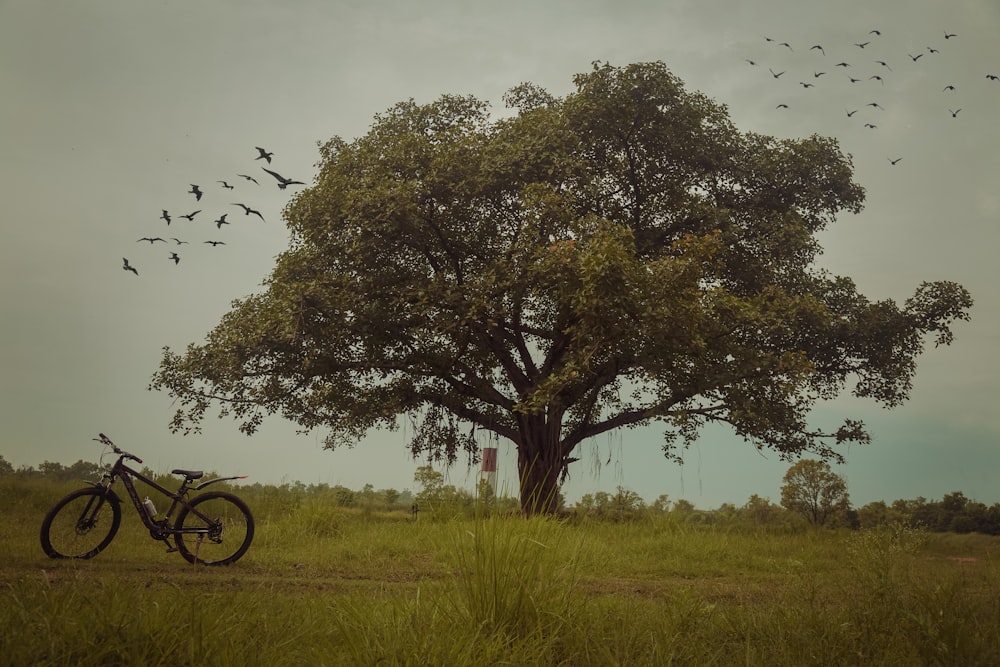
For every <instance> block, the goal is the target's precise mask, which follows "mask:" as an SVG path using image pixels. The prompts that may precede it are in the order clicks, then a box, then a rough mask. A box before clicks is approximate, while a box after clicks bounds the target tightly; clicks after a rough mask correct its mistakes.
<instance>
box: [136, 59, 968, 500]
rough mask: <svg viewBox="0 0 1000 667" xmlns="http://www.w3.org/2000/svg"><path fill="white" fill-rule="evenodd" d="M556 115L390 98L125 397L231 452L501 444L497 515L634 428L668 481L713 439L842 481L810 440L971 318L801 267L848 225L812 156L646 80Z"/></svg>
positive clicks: (832, 444)
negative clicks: (252, 274)
mask: <svg viewBox="0 0 1000 667" xmlns="http://www.w3.org/2000/svg"><path fill="white" fill-rule="evenodd" d="M574 82H575V90H574V91H573V92H571V93H570V94H567V95H566V96H565V97H562V98H557V97H555V96H553V95H551V94H549V93H548V92H546V91H544V90H542V89H540V88H538V87H537V86H534V85H531V84H521V85H519V86H517V87H515V88H513V89H512V90H511V91H510V92H509V93H508V94H507V96H506V97H505V101H506V103H507V106H508V108H509V109H510V110H511V111H510V113H509V114H507V115H506V116H504V117H495V116H494V115H492V114H491V110H490V107H489V105H488V104H486V103H485V102H482V101H480V100H477V99H474V98H472V97H460V96H451V95H446V96H443V97H441V98H440V99H438V100H436V101H433V102H431V103H429V104H417V103H416V102H414V101H412V100H410V101H406V102H401V103H399V104H397V105H395V106H393V107H392V108H390V109H389V110H388V111H386V112H385V113H382V114H380V115H377V116H376V118H375V121H374V123H373V125H372V127H371V129H370V131H369V132H368V133H367V134H365V135H364V136H362V137H360V138H357V139H355V140H353V141H350V142H349V141H345V140H343V139H340V138H334V139H332V140H330V141H329V142H327V143H326V144H325V145H323V146H322V148H321V151H320V155H321V159H320V163H319V165H318V174H317V176H316V178H315V182H314V184H313V185H312V186H310V187H308V188H305V189H304V190H302V191H301V192H300V193H298V194H297V195H295V196H294V198H293V199H292V200H291V201H290V202H289V204H288V206H287V208H286V210H285V219H286V221H287V224H288V227H289V229H290V232H291V242H290V246H289V248H288V249H287V250H286V251H285V252H283V253H282V254H281V255H280V256H279V257H278V258H277V261H276V265H275V267H274V269H273V271H272V272H271V274H270V276H269V278H268V279H267V280H266V281H265V284H264V288H265V289H264V290H263V291H262V292H261V293H258V294H254V295H251V296H249V297H247V298H245V299H242V300H240V301H237V302H235V303H234V304H233V308H232V310H231V311H230V312H229V313H227V314H226V315H225V316H224V317H223V318H222V320H221V322H220V323H219V324H218V325H217V326H216V327H215V328H214V329H213V330H212V331H211V332H209V334H208V336H207V339H206V340H205V342H203V343H201V344H191V345H189V346H188V348H187V349H186V351H184V352H183V353H182V354H179V353H176V352H174V351H172V350H170V349H168V348H167V349H164V354H163V359H162V361H161V365H160V368H159V370H158V372H157V373H156V374H155V375H154V377H153V381H152V383H151V387H152V388H156V389H165V390H167V391H169V392H170V394H172V395H173V396H174V397H176V398H177V399H179V401H180V406H181V408H180V409H179V410H178V412H177V414H176V416H175V418H174V420H173V422H172V428H174V429H176V430H185V429H191V428H197V425H198V423H199V421H200V420H201V419H202V418H203V417H204V415H205V413H206V410H207V409H208V408H209V407H210V406H212V405H217V406H219V407H220V408H221V412H222V414H223V415H226V414H231V415H233V416H234V417H236V418H237V419H239V420H240V421H241V428H242V430H243V431H245V432H248V433H249V432H253V431H254V429H255V428H256V427H257V426H258V425H259V424H260V422H261V419H262V418H263V417H264V416H265V415H267V414H271V413H278V414H282V415H283V416H285V417H286V418H288V419H290V420H292V421H294V422H296V423H298V424H300V425H301V426H302V427H303V428H305V429H307V430H308V429H314V428H322V429H326V430H327V431H328V432H329V436H328V438H327V441H326V442H327V445H328V446H329V447H337V446H343V445H347V446H350V445H352V444H354V443H356V442H357V441H358V439H360V437H361V436H363V435H364V434H365V433H366V432H368V431H369V430H370V429H373V428H396V427H398V426H399V424H400V422H401V420H403V419H408V420H409V421H410V423H411V424H412V428H410V429H409V433H410V434H411V437H410V441H409V447H410V449H411V450H412V453H413V455H414V456H415V457H417V456H427V455H429V456H431V457H443V458H445V459H448V460H454V458H455V457H456V455H457V454H458V453H459V452H461V451H463V450H464V451H468V452H469V453H470V454H471V455H473V456H475V455H476V449H477V437H476V431H477V430H479V431H486V432H490V433H492V434H495V435H496V436H499V437H503V438H506V439H509V440H510V441H512V442H514V443H515V444H516V447H517V451H518V466H519V473H520V477H521V501H522V506H523V507H524V509H525V510H526V511H528V512H548V511H552V509H553V508H554V502H555V498H556V497H557V491H558V485H559V483H560V479H561V477H560V476H561V475H563V474H565V472H566V470H567V466H569V465H570V463H571V462H572V461H573V460H575V459H576V458H577V457H574V456H573V454H574V452H575V451H576V449H577V447H578V446H579V445H580V443H582V442H583V441H585V440H587V439H588V438H593V437H594V436H597V435H600V434H603V433H606V432H608V431H611V430H614V429H618V428H622V427H636V426H640V425H645V424H650V423H654V422H655V423H659V424H660V425H662V427H663V430H664V434H665V439H664V442H663V451H664V453H665V455H666V456H667V457H672V458H679V457H680V456H681V455H682V454H683V449H684V448H685V447H686V445H687V444H689V443H690V442H692V441H693V440H694V439H695V438H696V437H697V434H698V432H699V430H700V428H701V427H702V426H703V425H705V424H707V423H710V422H721V423H725V424H728V425H730V426H731V427H732V428H733V429H734V430H735V432H736V433H737V434H738V435H740V436H742V437H743V438H744V439H746V440H747V441H749V442H751V443H752V444H753V445H754V446H756V447H759V448H770V449H773V450H776V451H778V452H780V453H781V454H782V456H786V457H788V458H794V457H796V456H798V455H800V454H802V453H806V452H808V453H812V454H814V455H817V456H819V457H821V458H824V459H840V458H841V455H840V453H839V451H838V448H837V447H836V445H837V443H842V442H844V441H861V442H864V441H867V440H868V439H869V436H868V434H867V433H866V432H865V430H864V427H863V424H862V423H861V422H860V421H857V420H852V419H846V420H845V421H844V423H843V425H842V426H841V427H840V428H839V429H835V430H832V431H820V430H817V429H814V428H810V426H809V424H808V423H807V417H808V415H809V412H810V410H811V409H812V408H813V407H814V405H815V404H816V403H817V401H820V400H823V399H829V398H832V397H834V396H836V395H838V394H840V393H841V392H843V391H845V390H850V391H853V393H854V394H855V395H857V396H861V397H868V398H871V399H873V400H875V401H877V402H878V403H880V404H882V405H884V406H888V407H892V406H896V405H898V404H899V403H901V402H902V401H904V400H905V399H906V398H907V397H908V394H909V391H910V388H911V381H912V377H913V375H914V372H915V358H916V356H917V355H918V354H919V353H920V352H921V350H922V347H923V344H924V342H925V341H926V339H927V338H928V334H929V335H930V336H931V337H932V338H933V340H934V342H935V343H936V344H941V343H944V344H947V343H950V342H951V341H952V331H951V325H952V324H953V323H954V321H955V320H964V319H967V318H968V310H969V309H970V307H971V304H972V301H971V298H970V296H969V294H968V293H967V292H966V290H965V289H964V288H962V287H961V286H960V285H957V284H955V283H951V282H933V283H924V284H922V285H920V286H919V287H917V289H916V292H915V294H914V295H913V296H912V297H911V298H909V299H907V300H906V301H905V302H904V303H903V304H902V305H898V304H897V303H895V302H894V301H892V300H879V301H871V300H869V299H867V298H866V297H865V296H863V295H862V294H860V293H858V290H857V289H856V287H855V284H854V283H853V282H852V281H851V280H850V279H849V278H846V277H840V276H834V275H830V274H828V273H827V272H825V271H823V270H820V269H819V268H817V267H816V266H815V260H816V258H817V256H818V255H819V253H820V251H821V248H820V246H819V244H818V242H817V239H816V235H817V233H818V232H820V231H821V230H822V229H824V228H825V227H826V226H827V225H829V224H831V223H833V222H834V221H835V219H836V217H837V215H838V214H839V213H841V212H850V213H856V212H858V211H860V210H861V207H862V202H863V198H864V191H863V189H862V188H861V187H860V186H859V185H858V184H856V183H854V182H853V181H852V166H851V161H850V159H849V157H848V156H845V155H844V154H843V153H842V152H841V150H840V148H839V146H838V144H837V142H836V141H835V140H834V139H830V138H825V137H820V136H812V137H808V138H805V139H796V140H790V139H776V138H774V137H769V136H763V135H760V134H755V133H749V132H740V131H738V130H737V129H736V128H735V127H734V126H733V125H732V123H731V122H730V119H729V117H728V114H727V111H726V109H725V107H724V106H722V105H720V104H718V103H715V102H713V101H712V100H710V99H708V98H707V97H706V96H704V95H702V94H699V93H695V92H689V91H687V90H685V88H684V86H683V84H682V82H681V81H680V80H679V79H678V78H677V77H676V76H674V75H673V74H672V73H671V72H670V71H669V70H668V69H667V68H666V67H665V65H664V64H662V63H658V62H656V63H640V64H632V65H628V66H625V67H615V66H611V65H609V64H605V63H595V64H594V66H593V68H592V70H591V71H589V72H586V73H583V74H579V75H577V76H576V77H575V79H574Z"/></svg>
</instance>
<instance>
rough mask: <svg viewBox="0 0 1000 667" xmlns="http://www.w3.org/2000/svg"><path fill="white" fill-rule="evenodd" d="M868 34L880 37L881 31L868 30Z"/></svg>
mask: <svg viewBox="0 0 1000 667" xmlns="http://www.w3.org/2000/svg"><path fill="white" fill-rule="evenodd" d="M868 34H869V35H881V34H882V31H881V30H869V31H868Z"/></svg>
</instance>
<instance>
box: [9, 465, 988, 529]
mask: <svg viewBox="0 0 1000 667" xmlns="http://www.w3.org/2000/svg"><path fill="white" fill-rule="evenodd" d="M142 472H143V474H144V475H146V476H147V477H150V478H152V479H154V480H156V481H157V482H159V483H160V484H162V485H164V486H166V487H168V488H172V487H173V486H175V485H176V483H177V479H176V477H174V476H172V475H158V474H156V473H155V472H154V471H153V470H151V469H149V468H143V469H142ZM99 474H100V466H98V464H96V463H93V462H88V461H83V460H79V461H77V462H76V463H73V464H71V465H68V466H66V465H63V464H61V463H56V462H52V461H45V462H43V463H41V464H40V465H38V467H33V466H20V467H17V468H15V467H14V466H13V465H11V463H10V462H9V461H7V460H6V459H5V458H4V457H3V456H2V455H0V478H18V479H42V480H47V481H54V482H70V481H74V480H91V481H93V480H96V479H97V477H98V476H99ZM211 475H212V473H210V476H211ZM413 481H414V482H415V483H416V485H417V486H418V487H419V488H418V491H417V492H416V493H414V492H413V491H411V490H409V489H404V490H402V491H400V490H397V489H392V488H387V489H376V488H375V487H374V486H373V485H372V484H365V485H364V486H363V487H362V488H361V489H360V490H355V489H350V488H348V487H346V486H343V485H340V484H336V485H329V484H325V483H319V484H304V483H302V482H292V483H284V484H278V485H276V484H261V483H259V482H258V483H255V484H241V485H240V488H241V489H242V490H243V491H244V492H245V493H247V494H249V495H254V494H261V495H276V496H277V495H280V496H285V497H288V498H292V499H295V498H309V497H315V498H317V499H319V500H322V501H326V500H329V501H330V502H332V503H333V504H334V505H336V506H338V507H344V508H354V509H361V510H379V511H406V512H411V513H413V514H414V516H417V515H423V516H427V517H431V518H438V519H440V518H449V517H452V516H459V515H472V514H474V513H477V512H489V513H510V514H516V513H517V510H518V507H519V501H518V499H517V498H516V497H512V496H509V495H506V494H503V493H501V494H497V493H496V492H495V490H494V489H492V488H491V487H490V485H489V484H487V483H485V482H481V483H480V484H479V485H478V487H477V488H476V490H475V492H470V491H469V490H467V489H462V488H458V487H456V486H454V485H451V484H447V483H446V481H445V478H444V475H443V474H442V473H440V472H438V471H436V470H434V468H433V467H431V466H421V467H419V468H417V470H416V472H415V474H414V477H413ZM781 496H782V498H781V504H775V503H773V502H771V500H770V499H769V498H765V497H761V496H759V495H757V494H753V495H751V496H750V498H749V499H748V500H747V502H746V503H744V504H743V505H740V506H737V505H734V504H732V503H724V504H722V505H721V506H719V507H718V508H717V509H714V510H702V509H698V508H696V507H695V506H694V505H693V504H692V503H691V502H690V501H688V500H684V499H677V500H672V499H670V498H669V497H668V496H667V495H666V494H663V495H660V496H659V497H658V498H656V499H655V500H654V501H653V502H651V503H647V502H646V501H644V500H643V498H642V497H641V496H640V495H639V494H638V493H636V492H635V491H632V490H630V489H627V488H625V487H622V486H619V487H618V488H617V489H616V490H615V492H614V493H608V492H606V491H597V492H595V493H587V494H584V495H583V496H582V497H581V499H580V500H579V502H577V503H576V504H574V505H571V506H568V505H567V504H566V502H565V499H564V498H563V497H562V496H561V495H560V496H559V498H558V499H557V505H558V507H559V509H560V512H559V513H560V515H561V516H563V517H565V518H569V519H575V520H579V519H589V520H600V521H637V520H642V519H647V518H649V517H651V516H661V515H667V514H669V515H670V516H672V517H675V518H677V519H679V520H683V521H685V522H688V523H700V524H716V523H722V524H734V523H745V524H754V525H768V526H776V527H787V528H794V527H796V526H800V527H801V526H804V525H807V524H811V525H816V526H826V527H832V528H852V529H859V528H873V527H877V526H880V525H885V524H903V525H907V526H911V527H918V528H924V529H927V530H931V531H935V532H954V533H983V534H986V535H1000V503H994V504H993V505H989V506H988V505H986V504H985V503H981V502H977V501H974V500H971V499H969V498H967V497H966V496H965V494H963V493H962V492H961V491H954V492H952V493H948V494H946V495H945V496H944V497H943V498H942V499H941V500H938V501H934V500H927V499H926V498H924V497H918V498H916V499H913V500H895V501H893V502H892V503H891V504H889V503H886V502H885V501H882V500H879V501H875V502H871V503H868V504H867V505H864V506H862V507H860V508H854V507H852V506H851V504H850V501H849V499H848V495H847V485H846V483H845V482H844V480H843V478H841V477H840V476H839V475H836V474H835V473H833V472H832V471H831V470H830V467H829V465H828V464H827V463H825V462H822V461H812V460H809V459H803V460H801V461H799V462H797V463H796V464H794V465H792V466H791V467H790V468H789V469H788V472H787V473H786V474H785V477H784V484H783V486H782V489H781Z"/></svg>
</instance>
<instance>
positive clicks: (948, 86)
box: [941, 84, 955, 93]
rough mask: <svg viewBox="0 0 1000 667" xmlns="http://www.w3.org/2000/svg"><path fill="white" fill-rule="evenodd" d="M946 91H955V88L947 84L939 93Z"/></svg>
mask: <svg viewBox="0 0 1000 667" xmlns="http://www.w3.org/2000/svg"><path fill="white" fill-rule="evenodd" d="M948 90H955V86H953V85H951V84H948V85H947V86H945V87H944V88H942V89H941V92H942V93H943V92H945V91H948Z"/></svg>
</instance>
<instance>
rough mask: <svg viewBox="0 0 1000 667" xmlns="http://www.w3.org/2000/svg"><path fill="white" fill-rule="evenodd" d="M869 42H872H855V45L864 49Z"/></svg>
mask: <svg viewBox="0 0 1000 667" xmlns="http://www.w3.org/2000/svg"><path fill="white" fill-rule="evenodd" d="M869 44H871V42H855V43H854V46H856V47H858V48H859V49H863V48H865V47H866V46H868V45H869Z"/></svg>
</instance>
